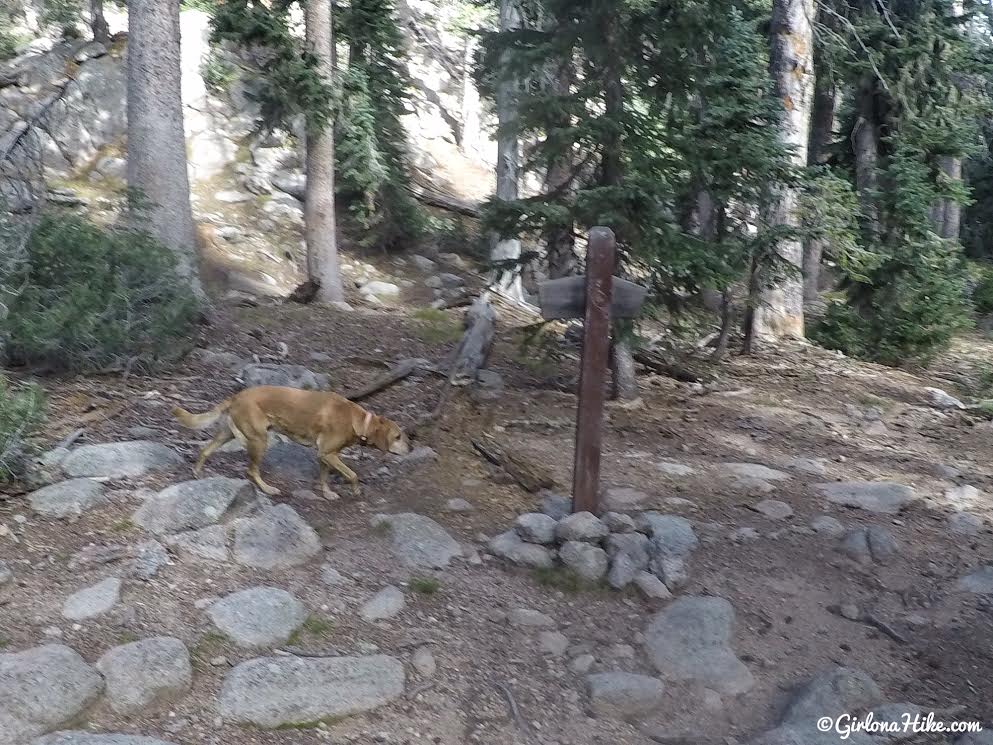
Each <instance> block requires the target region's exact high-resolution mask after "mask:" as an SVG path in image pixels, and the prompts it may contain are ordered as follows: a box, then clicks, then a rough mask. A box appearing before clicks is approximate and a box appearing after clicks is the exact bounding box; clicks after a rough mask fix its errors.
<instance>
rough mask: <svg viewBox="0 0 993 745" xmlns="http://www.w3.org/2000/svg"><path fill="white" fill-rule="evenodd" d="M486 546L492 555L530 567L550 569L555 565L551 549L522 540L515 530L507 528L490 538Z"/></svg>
mask: <svg viewBox="0 0 993 745" xmlns="http://www.w3.org/2000/svg"><path fill="white" fill-rule="evenodd" d="M487 548H488V549H489V551H490V553H492V554H493V555H494V556H499V557H501V558H504V559H507V560H508V561H511V562H513V563H514V564H520V565H521V566H525V567H530V568H532V569H551V568H552V567H553V566H554V565H555V558H554V555H553V554H552V552H551V551H549V550H548V549H547V548H545V547H544V546H539V545H538V544H536V543H528V542H526V541H522V540H521V537H520V536H519V535H518V534H517V531H515V530H508V531H507V532H506V533H501V534H500V535H498V536H496V537H494V538H492V539H491V540H490V541H489V543H488V544H487Z"/></svg>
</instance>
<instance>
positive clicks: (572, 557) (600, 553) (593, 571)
mask: <svg viewBox="0 0 993 745" xmlns="http://www.w3.org/2000/svg"><path fill="white" fill-rule="evenodd" d="M559 525H560V526H561V523H559ZM559 558H560V559H561V560H562V563H563V564H565V565H566V566H567V567H568V568H569V569H571V570H572V571H573V572H575V573H576V574H577V575H578V576H579V577H581V578H582V579H584V580H586V581H587V582H599V581H600V580H601V579H603V578H604V575H606V574H607V566H608V560H607V552H606V551H604V550H603V549H602V548H598V547H596V546H593V545H591V544H589V543H585V542H584V541H566V543H564V544H563V545H562V547H561V548H560V549H559Z"/></svg>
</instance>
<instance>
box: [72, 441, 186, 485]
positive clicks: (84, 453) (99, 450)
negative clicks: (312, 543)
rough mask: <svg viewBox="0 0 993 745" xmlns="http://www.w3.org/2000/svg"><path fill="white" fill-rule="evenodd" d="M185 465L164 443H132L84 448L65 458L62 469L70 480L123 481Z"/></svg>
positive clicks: (113, 443)
mask: <svg viewBox="0 0 993 745" xmlns="http://www.w3.org/2000/svg"><path fill="white" fill-rule="evenodd" d="M182 465H183V459H182V458H180V457H179V455H178V454H177V453H176V452H175V451H173V450H172V449H170V448H168V447H166V446H165V445H163V444H162V443H159V442H150V441H147V440H133V441H131V442H111V443H106V444H102V445H83V446H81V447H78V448H76V449H74V450H72V451H71V452H70V453H69V454H68V455H67V456H66V457H65V459H64V460H63V461H62V463H61V468H62V470H63V471H64V472H65V474H66V476H68V477H69V478H86V477H101V476H103V477H107V478H112V479H122V478H135V477H137V476H144V475H145V474H146V473H148V472H149V471H157V470H162V469H168V468H175V467H178V466H182Z"/></svg>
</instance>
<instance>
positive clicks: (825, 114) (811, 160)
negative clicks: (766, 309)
mask: <svg viewBox="0 0 993 745" xmlns="http://www.w3.org/2000/svg"><path fill="white" fill-rule="evenodd" d="M814 76H815V80H814V102H813V109H812V111H811V116H810V145H809V147H808V150H807V164H808V165H811V166H816V165H822V164H824V163H826V162H827V160H828V156H829V152H828V148H829V147H830V145H831V140H832V136H833V134H834V112H835V108H836V107H837V100H838V91H837V88H836V86H835V81H834V77H833V75H832V74H831V71H830V70H828V69H827V63H826V61H825V59H824V44H823V42H820V41H818V42H816V44H815V46H814ZM825 244H826V241H825V240H823V239H821V238H813V239H810V240H808V241H807V242H806V245H805V246H804V251H803V302H804V304H805V305H806V304H810V303H816V302H818V300H819V299H820V292H819V290H820V272H821V257H822V256H823V255H824V249H825V248H826V247H827V246H826V245H825Z"/></svg>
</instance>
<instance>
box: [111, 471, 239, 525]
mask: <svg viewBox="0 0 993 745" xmlns="http://www.w3.org/2000/svg"><path fill="white" fill-rule="evenodd" d="M254 497H255V489H254V488H253V487H252V485H251V484H250V483H249V482H248V481H245V480H244V479H231V478H227V477H226V476H214V477H212V478H206V479H197V480H194V481H184V482H182V483H179V484H174V485H173V486H170V487H167V488H165V489H163V490H162V491H160V492H159V493H158V494H156V495H154V496H152V497H149V498H148V499H146V500H145V502H144V504H142V505H141V507H139V508H138V509H137V510H136V511H135V513H134V514H133V515H132V517H131V519H132V520H133V521H134V523H135V524H136V525H140V526H141V527H143V528H144V529H145V530H148V531H149V532H152V533H155V534H157V535H168V534H170V533H181V532H184V531H188V530H198V529H200V528H204V527H206V526H208V525H212V524H214V523H216V522H218V521H219V520H220V519H221V518H222V517H223V516H224V513H225V512H227V510H228V509H229V508H230V507H231V506H232V505H234V504H236V503H237V504H240V505H247V504H249V503H250V502H251V501H252V500H253V499H254Z"/></svg>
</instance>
